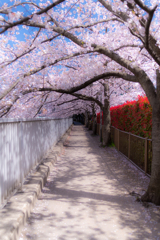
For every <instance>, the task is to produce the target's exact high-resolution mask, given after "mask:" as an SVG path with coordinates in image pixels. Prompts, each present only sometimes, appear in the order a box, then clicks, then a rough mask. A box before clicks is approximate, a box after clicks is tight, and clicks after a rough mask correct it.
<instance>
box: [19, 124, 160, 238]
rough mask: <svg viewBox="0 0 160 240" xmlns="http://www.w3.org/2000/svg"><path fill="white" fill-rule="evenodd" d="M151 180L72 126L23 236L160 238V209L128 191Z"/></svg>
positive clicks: (145, 184)
mask: <svg viewBox="0 0 160 240" xmlns="http://www.w3.org/2000/svg"><path fill="white" fill-rule="evenodd" d="M148 181H149V179H148V178H147V177H145V175H143V174H142V173H141V172H140V171H139V170H137V169H136V168H135V167H134V166H132V164H131V163H129V162H128V161H127V160H126V159H124V158H123V157H122V156H121V155H120V154H119V153H118V152H117V151H116V150H115V149H111V148H100V147H99V139H98V137H94V136H91V131H88V130H87V129H85V128H84V127H83V126H73V129H72V131H71V133H70V136H69V137H68V139H67V140H66V142H65V147H64V149H63V152H62V154H61V156H59V158H58V162H57V163H56V165H55V167H54V168H53V171H52V172H51V174H50V176H49V178H48V181H47V183H46V185H45V187H44V189H43V191H42V194H41V195H40V197H39V200H38V201H37V202H36V204H35V207H34V209H33V212H32V214H31V216H30V218H29V219H28V221H27V224H26V225H25V227H24V228H23V229H22V233H21V235H20V238H19V239H21V240H22V239H35V240H36V239H46V240H49V239H51V240H72V239H73V240H101V239H103V240H107V239H109V240H115V239H118V240H123V239H126V240H129V239H135V240H136V239H152V240H154V239H156V240H157V239H160V217H159V208H158V207H155V206H154V205H151V204H150V205H149V207H148V206H147V208H146V207H145V206H143V205H142V203H140V202H137V201H136V197H135V196H131V195H130V194H129V192H132V191H135V192H136V193H140V194H141V193H142V192H143V191H144V189H145V188H146V187H147V184H148Z"/></svg>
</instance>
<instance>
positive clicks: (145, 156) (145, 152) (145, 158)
mask: <svg viewBox="0 0 160 240" xmlns="http://www.w3.org/2000/svg"><path fill="white" fill-rule="evenodd" d="M147 148H148V144H147V138H145V149H144V170H145V173H147V160H148V159H147V152H148V149H147Z"/></svg>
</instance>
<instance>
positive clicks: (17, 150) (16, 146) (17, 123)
mask: <svg viewBox="0 0 160 240" xmlns="http://www.w3.org/2000/svg"><path fill="white" fill-rule="evenodd" d="M71 124H72V118H69V119H47V118H42V119H41V118H40V119H27V120H25V119H18V120H16V119H1V120H0V205H2V204H3V203H4V202H5V201H6V199H7V198H8V197H9V196H10V195H11V193H12V192H13V191H14V190H15V189H17V188H18V187H19V185H20V184H22V182H23V179H24V178H25V177H26V176H27V175H28V173H29V172H30V171H31V170H32V169H33V168H34V167H35V166H36V165H37V164H38V163H39V162H40V161H41V160H42V158H43V156H44V155H45V154H46V152H47V151H48V150H49V149H50V148H51V147H52V146H53V145H54V144H56V143H57V141H58V140H59V139H60V137H61V136H62V135H63V134H64V133H65V132H66V131H67V130H68V128H69V127H70V126H71Z"/></svg>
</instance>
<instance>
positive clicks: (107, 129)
mask: <svg viewBox="0 0 160 240" xmlns="http://www.w3.org/2000/svg"><path fill="white" fill-rule="evenodd" d="M103 121H104V128H103V145H104V146H108V145H109V144H110V143H111V117H110V102H109V86H108V83H105V84H104V106H103Z"/></svg>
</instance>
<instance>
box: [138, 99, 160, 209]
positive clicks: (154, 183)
mask: <svg viewBox="0 0 160 240" xmlns="http://www.w3.org/2000/svg"><path fill="white" fill-rule="evenodd" d="M141 200H142V201H145V202H152V203H154V204H156V205H160V103H158V100H157V101H156V103H155V104H154V108H153V109H152V169H151V178H150V183H149V186H148V189H147V192H146V193H145V194H144V195H143V196H142V198H141Z"/></svg>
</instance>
